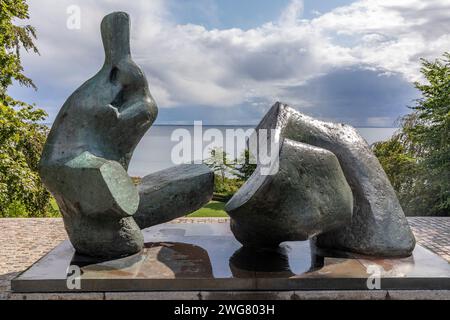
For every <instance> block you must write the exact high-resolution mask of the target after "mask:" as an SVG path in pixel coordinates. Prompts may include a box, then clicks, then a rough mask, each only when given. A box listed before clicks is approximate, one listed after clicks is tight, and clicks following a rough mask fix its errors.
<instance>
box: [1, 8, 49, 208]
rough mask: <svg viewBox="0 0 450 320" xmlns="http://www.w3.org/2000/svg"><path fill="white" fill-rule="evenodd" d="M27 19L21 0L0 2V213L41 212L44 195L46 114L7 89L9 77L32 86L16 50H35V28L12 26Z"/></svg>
mask: <svg viewBox="0 0 450 320" xmlns="http://www.w3.org/2000/svg"><path fill="white" fill-rule="evenodd" d="M27 18H28V5H27V4H26V2H25V1H24V0H0V216H9V215H16V214H17V212H15V211H17V210H19V209H20V210H23V211H24V212H26V215H29V216H42V215H44V214H45V212H46V209H47V208H48V206H49V199H50V195H49V193H48V192H47V191H46V190H45V188H44V187H43V185H42V183H41V181H40V178H39V174H38V164H39V159H40V154H41V152H42V147H43V145H44V142H45V139H46V135H47V128H46V127H45V126H43V125H40V124H39V122H40V121H42V120H44V119H45V117H46V114H45V112H44V111H43V110H41V109H37V108H35V107H34V106H33V105H30V104H27V103H25V102H22V101H18V100H15V99H13V98H12V97H10V96H9V95H8V92H7V90H8V88H9V87H10V86H11V85H12V84H13V82H14V81H16V82H17V83H19V84H21V85H24V86H27V87H33V88H35V85H34V83H33V81H32V80H31V79H30V78H28V77H27V76H26V75H25V74H24V73H23V67H22V64H21V59H20V51H21V49H25V50H26V51H32V52H35V53H38V50H37V48H36V46H35V45H34V43H33V40H34V39H35V38H36V33H35V29H34V28H33V27H32V26H30V25H16V24H14V22H15V21H20V20H24V19H27Z"/></svg>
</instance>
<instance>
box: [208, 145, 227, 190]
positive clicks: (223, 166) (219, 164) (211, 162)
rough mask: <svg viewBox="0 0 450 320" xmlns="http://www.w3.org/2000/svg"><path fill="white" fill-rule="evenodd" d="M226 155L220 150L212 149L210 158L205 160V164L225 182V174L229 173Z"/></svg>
mask: <svg viewBox="0 0 450 320" xmlns="http://www.w3.org/2000/svg"><path fill="white" fill-rule="evenodd" d="M228 162H229V160H228V154H227V153H226V152H225V151H224V150H223V149H222V148H214V149H211V150H210V157H209V158H208V159H206V160H205V164H206V165H207V166H208V167H210V168H211V170H212V171H214V173H215V174H216V175H219V177H220V178H221V180H222V183H224V182H225V178H226V175H227V173H228V172H229V163H228Z"/></svg>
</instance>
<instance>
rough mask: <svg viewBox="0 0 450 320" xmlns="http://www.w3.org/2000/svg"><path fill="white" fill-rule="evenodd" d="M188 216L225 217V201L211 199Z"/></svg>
mask: <svg viewBox="0 0 450 320" xmlns="http://www.w3.org/2000/svg"><path fill="white" fill-rule="evenodd" d="M188 217H190V218H205V217H212V218H225V217H228V215H227V213H226V212H225V203H224V202H219V201H211V202H210V203H208V204H207V205H206V206H204V207H203V208H201V209H199V210H197V211H195V212H193V213H191V214H190V215H188Z"/></svg>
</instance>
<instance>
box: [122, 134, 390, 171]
mask: <svg viewBox="0 0 450 320" xmlns="http://www.w3.org/2000/svg"><path fill="white" fill-rule="evenodd" d="M252 128H254V127H253V126H246V127H244V126H240V127H237V126H203V127H202V130H201V132H200V131H199V130H198V129H197V131H196V132H195V130H194V126H168V125H154V126H152V127H151V129H150V130H149V131H148V132H147V133H146V134H145V136H144V137H143V139H142V140H141V142H140V143H139V145H138V146H137V148H136V150H135V152H134V155H133V159H132V160H131V163H130V168H129V171H128V172H129V174H130V175H131V176H141V177H142V176H145V175H147V174H150V173H153V172H156V171H159V170H162V169H166V168H169V167H172V166H174V165H177V164H178V163H176V162H177V160H176V159H175V158H174V157H173V156H172V153H174V154H176V155H177V154H179V153H178V152H177V151H178V148H179V147H180V145H181V143H182V141H184V143H187V142H190V145H191V157H190V158H191V159H194V160H200V159H201V158H202V157H203V158H204V156H203V153H205V154H207V152H208V150H209V149H210V147H214V146H223V149H224V150H225V151H226V152H227V153H228V154H230V155H231V158H234V156H235V155H239V154H241V153H242V151H243V149H244V146H242V145H241V146H238V145H237V143H236V140H235V142H234V145H233V143H232V142H230V143H228V144H227V143H223V144H222V143H221V141H222V139H220V136H221V135H222V137H224V138H225V137H226V135H227V133H229V134H230V133H236V134H237V136H239V137H245V131H246V130H249V129H252ZM236 129H240V130H239V131H236ZM231 130H233V131H231ZM357 130H358V131H359V133H360V134H361V136H362V137H363V138H364V139H365V140H366V141H367V142H368V143H369V144H372V143H374V142H377V141H383V140H386V139H388V138H390V137H391V136H392V134H393V133H394V132H395V131H396V130H397V128H357ZM204 135H205V136H209V137H210V138H211V137H212V136H213V137H215V138H216V139H215V140H216V141H214V139H212V138H211V140H210V141H204V139H203V138H202V137H203V136H204ZM180 136H182V137H183V138H180ZM172 138H174V139H172ZM243 140H245V139H243ZM224 141H231V140H227V139H224ZM194 145H196V146H198V147H197V148H195V147H194ZM174 148H175V149H174ZM195 149H197V152H196V150H195ZM200 149H201V150H200ZM174 150H175V152H174ZM185 150H189V149H186V148H185ZM199 150H200V152H198V151H199ZM233 155H234V156H233ZM174 159H175V161H174Z"/></svg>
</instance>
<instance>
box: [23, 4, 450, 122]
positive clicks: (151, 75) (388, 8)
mask: <svg viewBox="0 0 450 320" xmlns="http://www.w3.org/2000/svg"><path fill="white" fill-rule="evenodd" d="M30 2H31V20H32V21H31V23H32V24H33V25H35V26H36V27H37V29H38V33H39V41H38V46H39V48H40V51H41V54H42V56H41V57H36V56H32V55H27V56H26V57H25V67H26V71H27V73H28V75H29V76H30V77H31V78H33V79H36V81H37V84H38V86H39V87H40V89H41V90H43V92H45V93H46V94H51V93H52V90H54V91H57V90H63V91H64V92H68V93H70V92H71V91H73V90H74V89H75V88H76V87H77V86H78V85H79V84H81V82H82V81H84V80H86V79H87V78H88V77H89V76H91V75H93V74H94V73H95V72H96V71H97V70H98V69H99V67H100V66H101V64H102V60H103V51H102V46H101V41H100V33H99V23H100V21H101V18H102V16H103V15H105V14H107V13H109V12H111V11H118V10H124V11H127V12H129V13H130V15H131V17H132V42H133V43H132V50H133V54H134V58H135V60H136V61H137V62H138V64H140V65H141V66H142V67H143V69H144V71H145V72H146V75H147V77H148V79H149V83H150V89H151V91H152V94H153V95H154V97H155V99H156V101H157V102H158V104H159V106H160V107H176V106H183V105H205V106H216V107H227V106H236V105H240V104H246V103H248V104H255V103H256V104H264V103H265V102H267V105H269V104H270V103H272V102H273V101H274V100H276V99H280V100H287V98H288V99H289V101H290V102H293V103H298V104H301V105H303V106H309V105H310V103H309V102H308V101H305V100H303V97H301V96H296V95H295V94H293V93H292V90H290V91H289V88H292V87H297V86H301V85H304V84H305V83H308V81H310V80H311V79H314V78H317V77H318V76H320V75H324V74H326V73H328V72H331V71H332V70H336V69H339V68H351V67H363V68H367V69H371V70H376V71H377V72H380V73H383V74H400V75H401V76H402V77H404V78H405V79H407V80H408V81H410V80H417V79H419V76H420V72H419V68H420V65H419V57H426V58H434V57H438V56H440V55H441V53H442V52H444V51H445V50H448V48H449V47H450V24H449V23H448V21H449V18H450V1H447V0H422V1H419V0H408V1H407V0H361V1H357V2H355V3H353V4H350V5H348V6H345V7H341V8H337V9H335V10H333V11H331V12H329V13H325V14H322V15H319V16H318V17H316V18H314V19H312V20H304V19H303V20H301V19H300V17H301V14H302V11H303V2H302V1H299V0H293V1H292V2H291V4H290V5H289V6H288V7H287V8H286V9H285V10H284V11H283V13H282V15H281V16H280V18H279V19H278V21H275V22H272V23H268V24H265V25H262V26H260V27H257V28H253V29H250V30H241V29H238V28H235V29H227V30H218V29H211V30H208V29H205V28H204V27H203V26H199V25H193V24H188V25H178V24H177V23H176V21H174V18H173V17H172V16H171V15H170V11H169V8H170V6H168V4H167V1H163V0H152V1H147V0H135V1H127V2H124V1H119V0H108V1H106V0H105V1H95V2H94V1H87V0H59V1H54V0H31V1H30ZM72 4H77V5H79V6H80V7H81V10H82V29H81V30H79V31H73V30H68V29H66V28H65V25H66V19H67V15H66V8H67V6H69V5H72ZM61 99H62V98H61V97H58V98H55V103H58V104H59V105H55V106H52V107H54V108H55V109H57V108H59V106H60V105H61V104H62V103H63V101H62V100H61ZM311 107H313V106H311ZM374 119H375V118H374ZM375 120H376V119H375ZM377 121H378V120H377ZM383 121H384V120H383Z"/></svg>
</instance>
